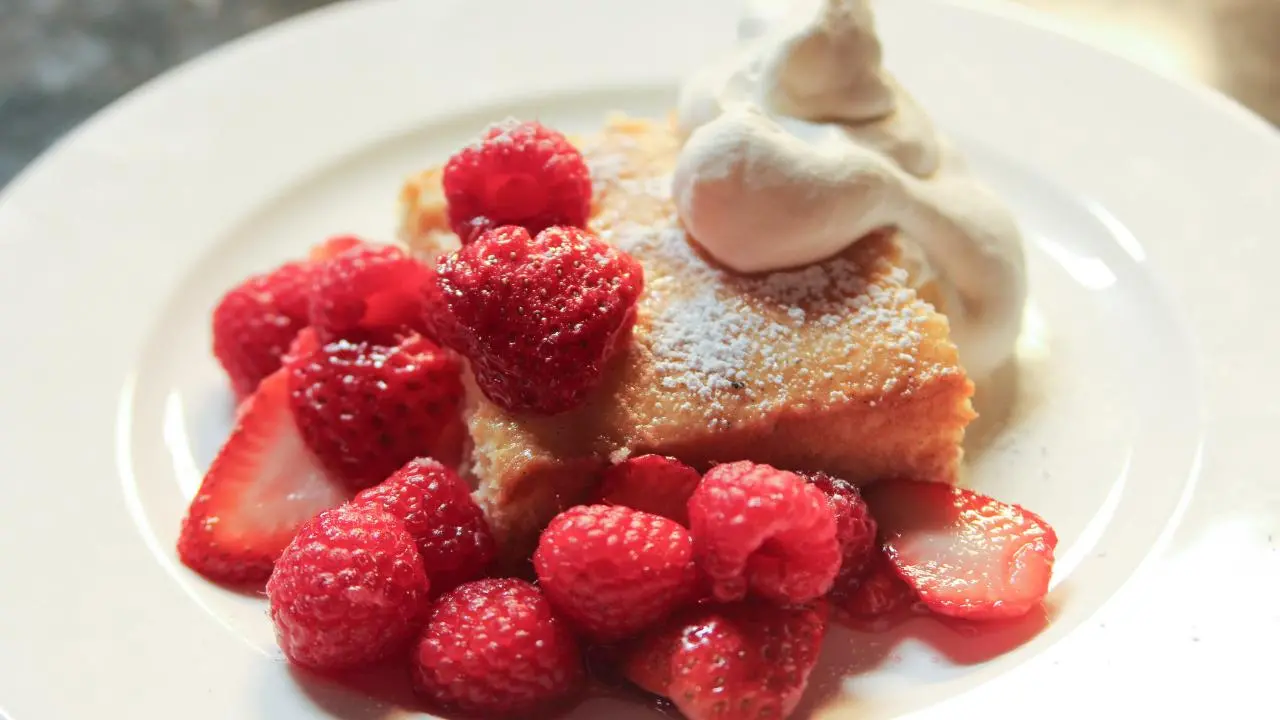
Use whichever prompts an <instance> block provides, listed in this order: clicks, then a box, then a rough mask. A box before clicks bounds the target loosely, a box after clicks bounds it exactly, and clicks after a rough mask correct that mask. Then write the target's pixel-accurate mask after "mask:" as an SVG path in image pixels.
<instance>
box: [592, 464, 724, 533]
mask: <svg viewBox="0 0 1280 720" xmlns="http://www.w3.org/2000/svg"><path fill="white" fill-rule="evenodd" d="M701 481H702V476H701V475H699V474H698V471H697V470H694V469H693V468H691V467H689V466H688V465H685V464H684V463H682V462H680V461H679V460H677V459H675V458H673V457H664V456H662V455H640V456H638V457H633V458H629V459H627V460H624V461H623V462H620V463H618V464H617V465H611V466H610V467H609V469H608V470H605V471H604V482H603V483H601V486H600V502H602V503H604V504H606V505H622V506H624V507H629V508H635V509H636V510H643V511H644V512H647V513H653V514H654V515H661V516H662V517H665V518H671V519H672V520H675V521H676V522H678V523H680V524H681V525H684V526H685V527H688V526H689V496H690V495H692V494H693V490H694V488H696V487H698V483H699V482H701Z"/></svg>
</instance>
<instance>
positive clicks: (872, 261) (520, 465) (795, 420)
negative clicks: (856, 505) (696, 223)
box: [401, 118, 974, 556]
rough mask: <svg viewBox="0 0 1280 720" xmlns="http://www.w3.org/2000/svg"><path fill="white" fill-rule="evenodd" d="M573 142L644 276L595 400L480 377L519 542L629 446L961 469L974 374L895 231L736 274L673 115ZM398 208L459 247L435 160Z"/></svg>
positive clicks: (420, 249)
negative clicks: (625, 340) (689, 185)
mask: <svg viewBox="0 0 1280 720" xmlns="http://www.w3.org/2000/svg"><path fill="white" fill-rule="evenodd" d="M579 145H580V147H581V148H582V150H583V153H584V155H585V156H586V158H587V161H588V163H589V164H590V166H591V170H592V177H593V182H594V184H595V196H594V201H593V203H594V205H593V209H592V220H591V227H592V229H593V230H595V232H596V233H598V234H599V235H600V237H601V238H603V239H605V240H607V241H608V242H611V243H613V244H614V245H615V246H617V247H619V248H621V249H623V250H625V251H626V252H628V253H630V254H632V255H633V256H634V257H635V258H636V259H638V260H639V261H640V262H641V263H642V264H643V265H644V269H645V292H644V295H643V296H642V297H641V300H640V307H639V316H638V319H637V322H636V326H635V330H634V339H633V341H632V342H631V343H630V345H629V347H628V348H627V350H626V351H625V352H622V353H620V354H619V356H618V357H615V358H614V359H613V361H612V362H611V364H610V366H609V367H608V369H607V370H606V372H605V376H604V379H603V381H602V383H601V385H600V387H599V388H598V389H597V390H596V391H595V392H594V393H593V394H592V396H591V398H590V399H589V400H588V402H587V403H586V404H585V405H584V406H582V407H579V408H577V409H575V410H572V411H570V412H566V413H563V414H559V415H554V416H549V417H535V416H522V415H515V414H512V413H509V412H507V411H505V410H503V409H501V408H498V407H496V406H494V405H493V404H492V403H490V402H488V401H487V400H486V399H485V398H484V397H483V396H482V395H481V394H480V393H479V392H478V391H477V390H476V389H475V388H474V387H471V388H470V389H469V418H468V422H469V426H470V432H471V439H472V452H471V461H470V465H469V467H468V468H467V470H468V472H469V474H470V476H471V478H472V480H473V482H475V484H476V488H477V490H476V493H477V498H478V499H479V500H480V502H481V503H482V504H483V505H484V507H485V508H486V510H487V511H488V513H489V517H490V521H491V523H492V525H493V529H494V532H495V535H496V536H497V537H498V539H499V543H500V545H501V546H502V547H503V548H504V549H505V551H506V552H507V553H508V554H509V555H510V556H518V555H520V554H525V555H527V552H528V550H529V548H530V545H531V543H532V542H533V541H534V540H535V539H536V537H537V532H538V531H539V530H540V529H541V528H542V527H543V525H545V523H546V522H548V521H549V520H550V519H551V518H552V517H553V516H554V515H555V514H556V513H557V512H559V511H560V510H563V509H565V508H567V507H570V506H572V505H574V504H577V503H580V502H582V501H584V500H587V499H588V498H589V496H590V494H591V492H592V490H593V488H594V486H595V484H596V483H597V481H598V479H599V474H600V471H601V470H602V469H603V468H604V467H606V466H607V465H608V464H609V463H611V462H619V461H621V460H623V459H625V458H627V457H629V456H633V455H640V454H646V453H658V454H662V455H672V456H675V457H678V458H680V459H681V460H683V461H685V462H687V463H690V464H692V465H694V466H695V467H699V468H703V469H705V468H706V467H707V466H709V465H711V464H713V463H717V462H722V461H733V460H740V459H750V460H754V461H757V462H763V463H769V464H771V465H774V466H777V467H781V468H786V469H791V470H808V471H812V470H824V471H826V472H829V473H832V474H834V475H837V476H840V477H843V478H845V479H848V480H850V481H853V482H859V483H865V482H870V481H874V480H877V479H881V478H889V477H911V478H916V479H927V480H937V481H944V482H953V481H954V480H955V476H956V471H957V467H958V464H959V462H960V459H961V454H962V450H961V441H962V439H963V437H964V428H965V426H966V425H967V424H968V423H969V421H970V420H971V419H972V418H973V417H974V412H973V409H972V407H971V405H970V402H969V400H970V396H971V395H972V393H973V385H972V383H971V382H970V381H969V379H968V378H967V377H966V375H965V372H964V370H963V369H962V368H961V367H960V365H959V363H958V357H957V351H956V348H955V346H954V345H953V344H952V343H951V341H950V340H949V339H948V337H947V320H946V318H945V317H944V316H943V315H941V314H939V313H938V312H937V311H936V310H935V309H934V308H933V306H931V305H930V304H929V303H927V302H926V301H924V300H923V299H921V298H920V296H919V295H918V294H917V291H916V290H915V289H913V287H912V286H911V284H910V279H909V277H908V273H907V271H906V270H905V269H904V268H903V264H904V261H903V259H902V254H901V253H902V251H901V248H900V247H899V245H898V242H897V239H896V238H895V236H894V235H893V234H892V233H891V232H888V231H886V232H882V233H878V234H874V235H872V236H869V237H866V238H864V239H862V240H861V241H859V242H857V243H855V244H854V245H853V246H852V247H851V248H850V249H848V250H847V251H845V252H844V253H842V254H841V255H839V256H838V257H835V258H832V259H829V260H827V261H825V262H822V263H819V264H815V265H811V266H807V267H805V268H802V269H798V270H794V271H785V272H775V273H769V274H763V275H758V276H743V275H738V274H735V273H732V272H729V271H727V270H724V269H721V268H719V267H716V266H715V264H714V263H712V262H711V261H709V260H708V259H706V257H705V256H704V255H702V254H700V253H699V251H698V249H697V248H696V246H695V245H694V244H692V243H691V242H690V240H689V238H688V237H687V236H686V234H685V233H684V231H683V230H682V229H681V227H680V224H679V221H678V220H677V219H676V213H675V209H674V207H673V205H672V202H671V198H670V190H669V186H670V174H671V170H672V168H673V167H674V165H675V161H676V156H677V153H678V151H679V141H678V139H677V137H676V135H675V133H674V131H673V129H672V128H671V127H669V126H668V125H667V124H665V123H653V122H649V121H642V120H633V119H626V118H618V119H614V120H612V121H611V122H610V123H609V124H608V126H607V127H606V129H605V131H604V132H603V133H602V134H601V135H600V136H598V137H596V138H593V139H590V140H588V141H586V142H583V143H579ZM401 211H402V216H401V219H402V228H401V232H402V235H403V239H404V240H405V241H406V242H407V243H408V244H409V246H410V247H411V248H412V249H413V250H414V251H415V252H416V253H418V254H420V255H421V256H423V257H424V258H426V259H433V258H434V257H435V256H437V255H439V254H440V253H442V252H447V251H449V250H451V249H453V248H455V247H456V246H457V238H456V237H455V236H454V235H453V234H452V233H451V232H450V231H449V229H448V228H449V226H448V222H447V219H446V217H445V203H444V198H443V195H442V191H441V188H440V171H439V170H438V169H434V170H428V171H426V172H424V173H422V174H421V175H419V176H417V177H414V178H412V179H410V180H409V181H408V182H407V183H406V185H405V187H404V189H403V191H402V194H401Z"/></svg>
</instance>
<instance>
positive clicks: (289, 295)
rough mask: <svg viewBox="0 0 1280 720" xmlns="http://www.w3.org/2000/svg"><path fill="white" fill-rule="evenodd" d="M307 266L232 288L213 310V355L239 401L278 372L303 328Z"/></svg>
mask: <svg viewBox="0 0 1280 720" xmlns="http://www.w3.org/2000/svg"><path fill="white" fill-rule="evenodd" d="M312 277H313V274H312V267H311V265H309V264H307V263H285V264H284V265H281V266H280V267H278V268H276V269H275V270H273V271H271V272H269V273H266V274H264V275H254V276H253V277H250V278H249V279H248V280H245V281H244V282H242V283H240V284H239V285H237V286H236V287H234V288H232V289H231V290H230V291H229V292H227V294H226V295H224V296H223V297H222V299H221V300H220V301H219V302H218V306H217V307H216V308H215V309H214V311H213V354H214V356H215V357H217V358H218V362H219V363H221V364H222V368H223V370H225V371H226V372H227V376H228V377H229V378H230V379H231V387H232V389H234V390H235V392H236V394H237V395H239V396H241V397H247V396H249V395H251V394H252V393H253V391H254V388H256V387H258V383H259V382H260V381H261V380H262V378H264V377H266V376H268V375H270V374H271V373H273V372H275V371H276V370H279V369H280V357H281V356H282V355H284V353H285V351H286V350H288V349H289V343H291V342H293V338H294V336H296V335H297V334H298V331H300V330H302V328H304V327H306V326H307V307H308V302H309V300H308V298H309V297H310V292H311V281H312Z"/></svg>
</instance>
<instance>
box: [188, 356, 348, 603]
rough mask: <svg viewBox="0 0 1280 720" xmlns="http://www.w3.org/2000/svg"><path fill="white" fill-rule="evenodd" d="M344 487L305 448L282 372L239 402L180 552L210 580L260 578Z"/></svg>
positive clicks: (191, 515)
mask: <svg viewBox="0 0 1280 720" xmlns="http://www.w3.org/2000/svg"><path fill="white" fill-rule="evenodd" d="M347 497H348V493H347V490H346V488H345V487H344V486H343V484H342V483H341V482H338V481H337V480H336V479H335V478H334V477H332V476H331V475H330V474H329V473H328V471H326V470H325V468H324V466H323V465H321V464H320V461H319V460H318V459H317V458H316V457H315V456H314V455H313V454H312V453H311V451H310V450H308V449H307V446H306V443H305V442H303V439H302V435H301V434H300V433H299V432H298V428H297V426H296V425H295V424H294V422H293V414H292V413H291V412H290V410H289V389H288V378H287V376H286V373H285V371H283V370H279V371H276V372H275V373H273V374H272V375H270V376H268V377H267V378H266V379H265V380H263V381H262V383H261V384H260V385H259V387H258V390H257V392H255V393H254V394H253V395H252V396H250V397H249V398H248V399H247V400H246V401H245V402H244V404H243V405H242V406H241V407H240V410H239V415H238V418H237V421H236V425H235V428H234V429H233V430H232V431H231V436H230V437H229V438H227V442H226V444H224V445H223V446H222V449H221V450H219V451H218V455H217V457H215V458H214V460H213V464H211V465H210V466H209V470H208V472H206V473H205V476H204V481H203V482H202V483H201V484H200V490H199V491H198V492H197V493H196V496H195V497H194V498H192V500H191V506H190V508H189V509H188V510H187V516H186V519H185V520H184V521H183V524H182V531H181V533H180V535H179V537H178V557H179V558H181V560H182V562H183V563H185V564H186V565H187V566H188V567H190V568H191V569H193V570H195V571H196V572H199V573H200V574H202V575H204V576H205V577H207V578H209V579H210V580H214V581H218V582H227V583H239V582H252V581H261V580H265V579H266V578H267V576H268V575H270V574H271V567H272V564H273V563H274V562H275V560H276V558H277V557H279V555H280V552H281V551H282V550H284V548H285V546H286V545H288V544H289V541H290V540H291V539H293V536H294V533H295V532H296V531H297V530H298V528H299V527H300V526H301V525H302V524H303V523H304V522H306V521H307V520H309V519H311V517H312V516H314V515H315V514H316V513H318V512H320V511H321V510H325V509H327V508H330V507H333V506H335V505H338V504H340V503H341V502H342V501H344V500H346V499H347Z"/></svg>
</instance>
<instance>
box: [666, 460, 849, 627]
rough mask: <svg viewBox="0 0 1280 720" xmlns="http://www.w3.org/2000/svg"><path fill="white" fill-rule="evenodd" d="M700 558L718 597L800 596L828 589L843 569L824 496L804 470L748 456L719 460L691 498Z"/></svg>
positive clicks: (783, 599)
mask: <svg viewBox="0 0 1280 720" xmlns="http://www.w3.org/2000/svg"><path fill="white" fill-rule="evenodd" d="M689 527H690V529H691V531H692V533H693V549H694V552H695V554H696V555H697V558H698V563H699V564H700V565H701V566H702V569H703V570H704V571H706V573H707V575H708V576H709V577H710V579H711V583H712V593H713V594H714V595H715V597H716V599H717V600H721V601H730V600H740V599H742V598H743V597H744V596H745V595H746V594H747V589H748V587H749V588H750V589H751V591H752V592H753V593H756V594H758V595H760V596H761V597H764V598H767V599H769V600H772V601H774V602H778V603H802V602H806V601H808V600H811V599H813V598H816V597H818V596H820V595H823V594H825V593H826V592H827V591H828V590H830V589H831V585H832V582H833V581H834V580H835V577H836V573H837V572H839V570H840V544H839V541H838V540H837V539H836V520H835V514H834V513H832V511H831V507H830V505H828V504H827V498H826V496H825V495H823V494H822V491H821V490H819V489H818V488H816V487H814V486H812V485H810V484H808V483H806V482H805V481H804V480H803V479H802V478H801V477H800V476H798V475H796V474H794V473H789V472H786V471H783V470H778V469H776V468H773V467H770V466H768V465H758V464H756V463H753V462H749V461H745V460H744V461H742V462H735V463H729V464H727V465H718V466H716V467H714V468H712V469H711V471H710V472H708V473H707V474H706V475H705V476H703V478H702V483H701V484H700V485H698V489H697V490H695V491H694V493H693V497H692V498H690V499H689Z"/></svg>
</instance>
